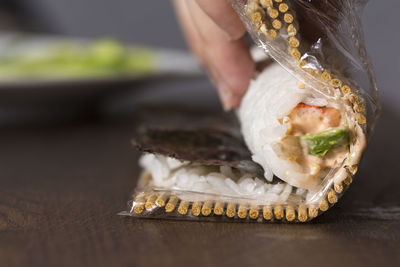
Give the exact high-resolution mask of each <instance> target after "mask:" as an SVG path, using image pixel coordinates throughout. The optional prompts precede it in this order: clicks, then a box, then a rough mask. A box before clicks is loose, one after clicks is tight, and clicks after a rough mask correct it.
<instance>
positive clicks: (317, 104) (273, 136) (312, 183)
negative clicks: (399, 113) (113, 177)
mask: <svg viewBox="0 0 400 267" xmlns="http://www.w3.org/2000/svg"><path fill="white" fill-rule="evenodd" d="M230 2H231V3H232V6H233V7H234V9H235V10H236V11H237V12H238V14H239V15H240V16H241V18H242V20H243V21H244V23H245V24H246V26H247V29H248V31H249V33H250V34H251V35H252V37H253V39H254V40H255V42H256V43H257V44H258V45H259V46H260V47H261V48H262V49H264V51H265V52H266V54H268V55H269V56H270V59H267V60H265V62H263V64H259V66H262V69H260V70H259V72H258V73H257V74H256V76H255V77H254V79H253V80H252V81H251V83H250V86H249V88H248V91H247V93H246V95H245V96H244V98H243V99H242V103H241V105H240V107H239V108H238V109H237V111H236V113H235V117H233V118H232V117H229V118H228V117H224V118H222V119H220V118H216V117H215V116H213V117H212V119H211V121H212V122H206V121H205V120H199V119H194V118H192V119H190V118H189V121H190V122H192V123H195V124H196V125H195V127H188V125H189V124H190V123H187V122H184V123H183V122H179V123H177V124H176V125H177V126H176V127H173V126H171V123H170V122H171V121H170V120H168V126H167V127H144V128H141V130H140V131H139V133H138V134H137V136H136V137H135V139H134V140H133V144H134V146H135V147H136V148H137V149H138V150H140V151H142V152H143V155H142V157H141V158H140V160H139V165H140V166H141V167H142V169H143V173H142V175H141V178H140V179H139V183H138V186H137V188H136V190H135V194H134V197H133V200H132V201H131V202H129V207H130V210H129V211H128V212H127V213H125V214H126V215H130V216H136V217H153V218H175V219H182V218H185V219H189V220H211V221H220V220H226V221H232V220H236V221H257V222H282V221H283V222H306V221H308V220H311V219H313V218H315V217H317V216H318V215H320V214H321V213H323V212H325V211H327V210H328V209H329V208H330V207H331V206H332V205H334V204H335V203H336V202H337V201H338V200H339V198H340V197H341V196H342V195H343V193H344V192H345V190H346V189H347V188H348V187H349V185H350V184H351V183H352V181H353V178H354V175H355V174H356V172H357V170H358V166H359V163H360V160H361V158H362V155H363V152H364V150H365V148H366V145H367V139H368V137H369V136H370V133H371V131H372V129H373V126H374V123H375V120H376V117H377V114H378V113H379V101H378V95H377V88H376V83H375V77H374V74H373V71H372V68H371V66H370V64H369V60H368V57H367V55H366V51H365V47H364V46H363V42H362V38H361V33H360V31H359V28H360V25H359V24H358V21H357V20H356V19H354V18H356V17H357V14H356V13H355V11H354V4H355V3H353V1H330V0H328V1H322V2H321V1H312V2H310V1H305V0H304V1H303V0H292V1H289V0H281V1H272V0H271V1H269V0H248V1H245V0H240V1H234V0H232V1H230ZM346 23H347V24H348V25H347V24H346ZM335 25H336V26H335ZM343 40H347V41H353V42H354V43H355V44H356V47H357V49H358V50H357V51H358V54H357V55H358V56H357V55H356V53H355V52H354V51H353V54H351V52H349V51H350V48H349V47H348V46H346V45H345V42H343ZM348 43H351V42H348ZM348 48H349V49H348ZM356 63H357V64H358V65H357V67H356V68H355V67H354V66H355V64H356ZM354 70H356V71H354ZM365 81H368V82H367V84H365Z"/></svg>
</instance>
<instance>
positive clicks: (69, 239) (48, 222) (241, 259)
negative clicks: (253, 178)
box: [0, 111, 400, 267]
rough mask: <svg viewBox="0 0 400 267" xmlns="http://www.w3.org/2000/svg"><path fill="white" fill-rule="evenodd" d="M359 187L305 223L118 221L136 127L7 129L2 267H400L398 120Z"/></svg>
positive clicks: (385, 121) (2, 159) (1, 137)
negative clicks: (324, 212)
mask: <svg viewBox="0 0 400 267" xmlns="http://www.w3.org/2000/svg"><path fill="white" fill-rule="evenodd" d="M386 114H387V115H385V116H384V117H383V118H382V121H381V123H380V130H379V131H377V134H376V135H375V138H374V140H373V143H372V145H371V146H370V149H369V151H368V154H367V156H366V157H365V159H364V162H363V167H362V168H361V171H360V172H359V175H358V176H357V179H356V181H355V182H354V184H353V185H352V187H351V188H350V190H349V191H348V192H347V194H346V195H345V196H344V197H343V198H342V199H341V201H340V202H339V204H337V206H336V207H334V208H333V209H331V210H330V211H329V212H327V213H326V214H324V215H323V216H321V217H320V218H318V219H316V220H315V221H313V222H312V223H309V224H305V225H285V224H256V223H252V224H244V223H199V222H187V221H164V220H146V219H135V218H131V217H121V216H117V213H118V212H120V211H122V210H124V209H125V208H126V202H127V201H128V199H129V197H130V193H131V191H132V190H133V188H134V185H135V182H136V178H137V176H138V173H139V169H138V167H137V164H136V162H137V159H138V156H139V154H138V153H137V152H135V151H134V150H133V149H131V146H130V142H129V141H130V138H131V136H132V133H133V128H134V125H133V124H132V123H126V124H106V123H85V124H77V125H69V126H52V127H50V126H46V127H41V128H26V129H21V128H14V129H10V128H9V129H2V130H1V131H0V184H1V186H0V266H96V267H100V266H236V265H238V266H239V265H240V266H252V265H254V266H260V265H264V266H270V265H273V266H284V265H290V266H396V265H397V266H399V265H400V191H399V190H400V189H399V188H400V187H399V186H400V178H399V173H400V168H399V166H400V162H399V157H398V153H396V151H399V150H400V145H399V142H398V138H399V136H400V127H399V126H398V125H393V123H394V122H398V118H397V117H396V116H395V115H393V113H390V112H388V111H387V112H386Z"/></svg>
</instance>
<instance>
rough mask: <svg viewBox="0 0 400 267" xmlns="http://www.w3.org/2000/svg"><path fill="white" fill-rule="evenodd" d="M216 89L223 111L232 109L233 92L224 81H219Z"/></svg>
mask: <svg viewBox="0 0 400 267" xmlns="http://www.w3.org/2000/svg"><path fill="white" fill-rule="evenodd" d="M217 90H218V94H219V98H220V99H221V102H222V107H223V108H224V110H225V111H230V110H232V108H233V106H232V99H233V97H234V96H233V94H232V92H231V91H230V90H229V89H228V87H227V86H226V84H225V83H224V82H221V81H220V82H219V83H218V84H217Z"/></svg>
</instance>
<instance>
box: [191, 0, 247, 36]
mask: <svg viewBox="0 0 400 267" xmlns="http://www.w3.org/2000/svg"><path fill="white" fill-rule="evenodd" d="M196 1H197V3H198V5H199V6H200V7H201V8H202V9H203V11H204V12H205V13H206V14H207V15H208V16H209V17H210V18H211V19H212V20H213V21H214V22H215V23H216V24H217V25H218V26H219V27H220V28H221V29H222V30H223V31H224V32H225V33H226V34H227V35H228V37H229V39H232V40H237V39H239V38H240V37H242V36H243V35H244V33H245V32H246V28H245V26H244V24H243V22H242V21H241V20H240V18H239V16H238V14H237V13H236V12H235V11H234V10H233V8H232V6H231V5H230V4H229V3H228V1H227V0H196Z"/></svg>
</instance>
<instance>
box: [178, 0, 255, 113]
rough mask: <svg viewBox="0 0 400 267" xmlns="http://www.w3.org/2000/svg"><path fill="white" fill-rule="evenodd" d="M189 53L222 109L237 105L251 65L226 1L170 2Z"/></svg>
mask: <svg viewBox="0 0 400 267" xmlns="http://www.w3.org/2000/svg"><path fill="white" fill-rule="evenodd" d="M174 4H175V9H176V12H177V15H178V18H179V21H180V24H181V26H182V28H183V31H184V33H185V35H186V39H187V42H188V43H189V46H190V48H191V50H192V51H193V52H194V53H195V54H196V55H197V57H198V58H199V59H200V61H201V63H202V64H203V65H204V66H205V67H206V69H207V70H208V72H209V74H210V76H211V79H212V80H213V81H214V83H215V85H216V87H217V89H218V93H219V96H220V99H221V102H222V104H223V106H224V109H225V110H229V109H232V108H236V107H238V106H239V105H240V102H241V99H242V97H243V95H244V94H245V92H246V90H247V88H248V85H249V82H250V79H251V78H252V77H253V73H254V69H255V64H254V62H253V60H252V58H251V55H250V51H249V48H248V46H247V45H246V42H245V40H244V38H243V36H244V34H245V32H246V28H245V26H244V25H243V23H242V22H241V20H240V18H239V16H238V15H237V14H236V13H235V11H234V10H233V8H232V7H231V6H230V4H229V3H228V1H227V0H174Z"/></svg>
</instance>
